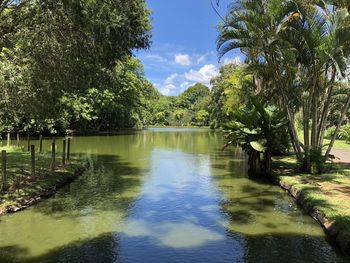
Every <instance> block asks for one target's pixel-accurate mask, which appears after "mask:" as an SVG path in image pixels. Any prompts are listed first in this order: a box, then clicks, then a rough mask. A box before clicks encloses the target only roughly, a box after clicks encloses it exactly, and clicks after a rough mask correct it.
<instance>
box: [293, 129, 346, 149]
mask: <svg viewBox="0 0 350 263" xmlns="http://www.w3.org/2000/svg"><path fill="white" fill-rule="evenodd" d="M298 137H299V140H300V141H302V142H303V141H304V134H303V131H302V130H298ZM330 142H331V140H329V139H324V141H323V148H324V149H327V147H328V145H329V144H330ZM333 148H334V149H337V150H350V144H349V143H347V142H346V141H344V140H335V142H334V146H333Z"/></svg>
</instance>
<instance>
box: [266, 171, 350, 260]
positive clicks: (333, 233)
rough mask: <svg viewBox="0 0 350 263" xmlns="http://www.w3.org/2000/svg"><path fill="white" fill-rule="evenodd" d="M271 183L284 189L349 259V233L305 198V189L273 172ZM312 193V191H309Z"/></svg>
mask: <svg viewBox="0 0 350 263" xmlns="http://www.w3.org/2000/svg"><path fill="white" fill-rule="evenodd" d="M271 180H272V182H273V183H275V184H277V185H278V186H280V187H281V188H282V189H284V190H285V191H286V192H288V194H289V195H290V196H292V197H293V198H294V199H295V201H296V203H297V204H299V205H300V206H301V207H302V209H303V210H304V211H305V212H306V213H307V214H308V215H309V216H311V217H312V218H313V219H314V220H315V221H316V222H317V223H318V224H319V225H320V226H321V227H322V228H323V229H324V232H325V233H326V234H327V236H328V237H330V238H331V240H332V241H333V242H334V243H335V245H336V246H338V248H339V249H340V250H341V252H343V254H344V255H345V256H346V257H347V258H350V232H349V231H347V230H344V227H342V226H341V225H340V224H339V222H337V221H336V220H334V219H331V218H329V217H327V216H326V213H325V212H324V211H322V209H318V208H317V207H316V206H315V204H313V203H312V201H311V200H309V199H308V198H307V191H308V190H307V189H306V190H304V189H301V188H298V187H297V186H296V185H295V184H292V183H288V182H287V181H286V180H284V179H283V175H281V174H279V173H276V172H274V173H273V174H272V176H271ZM310 191H312V190H310Z"/></svg>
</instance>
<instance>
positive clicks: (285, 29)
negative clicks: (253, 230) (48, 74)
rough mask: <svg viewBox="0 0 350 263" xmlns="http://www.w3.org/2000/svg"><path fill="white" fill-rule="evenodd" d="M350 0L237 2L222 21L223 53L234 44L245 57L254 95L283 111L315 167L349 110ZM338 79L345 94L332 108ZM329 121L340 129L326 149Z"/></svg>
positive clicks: (303, 155)
mask: <svg viewBox="0 0 350 263" xmlns="http://www.w3.org/2000/svg"><path fill="white" fill-rule="evenodd" d="M347 2H348V1H311V0H310V1H305V0H303V1H301V0H286V1H277V0H268V1H265V0H256V1H242V0H236V1H233V2H232V5H231V6H230V8H231V9H230V11H229V13H228V15H227V16H226V18H225V21H224V23H223V24H222V26H221V27H220V35H219V40H218V50H219V54H220V56H223V55H225V54H226V53H228V52H229V51H231V50H235V49H239V50H240V51H241V52H242V53H243V54H244V55H245V57H246V63H247V67H246V71H247V72H248V73H250V74H252V75H253V80H252V84H253V91H254V93H255V94H256V96H258V97H260V98H261V99H264V100H266V101H269V103H271V104H274V105H275V106H276V107H278V108H279V109H280V110H281V111H282V112H284V114H285V116H286V118H287V119H288V123H289V133H290V135H291V141H292V144H293V148H294V150H295V153H296V156H297V158H298V160H299V162H300V164H301V165H302V168H303V170H305V171H309V172H310V171H311V168H312V166H313V163H312V162H313V156H316V155H318V156H322V154H324V158H322V161H324V160H326V159H327V158H328V155H329V153H330V151H331V149H332V147H333V144H334V140H335V138H336V136H337V134H338V132H339V130H340V127H341V125H342V124H343V122H344V120H345V119H346V115H347V114H348V111H349V106H350V93H349V82H348V71H347V69H348V67H347V65H348V61H349V58H350V48H349V47H350V15H349V11H348V8H349V6H348V4H347ZM339 85H341V86H343V94H345V97H344V98H342V99H341V100H342V103H341V104H338V105H339V106H338V108H337V111H338V113H334V111H335V108H336V107H337V106H335V104H334V102H335V101H336V100H337V99H336V96H338V95H339V93H337V92H336V91H337V87H339ZM332 112H333V114H332ZM336 114H338V116H337V115H336ZM297 116H300V117H301V122H300V123H298V122H297ZM298 124H300V126H301V129H302V130H303V142H301V140H300V139H299V136H298V127H297V125H298ZM330 124H334V125H336V128H335V132H334V135H333V137H332V138H331V142H330V144H329V145H328V146H326V148H325V149H324V153H322V152H323V147H324V146H325V145H324V135H325V131H326V128H327V126H329V125H330ZM319 159H320V158H318V160H319Z"/></svg>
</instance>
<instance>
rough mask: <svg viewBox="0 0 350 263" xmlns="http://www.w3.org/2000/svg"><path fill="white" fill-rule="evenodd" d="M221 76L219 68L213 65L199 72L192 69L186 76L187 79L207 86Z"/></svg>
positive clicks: (205, 66)
mask: <svg viewBox="0 0 350 263" xmlns="http://www.w3.org/2000/svg"><path fill="white" fill-rule="evenodd" d="M218 74H219V70H218V68H217V67H216V66H215V65H213V64H208V65H204V66H203V67H201V68H200V69H199V70H193V69H191V70H190V71H189V72H186V73H185V74H184V76H185V79H186V80H189V81H193V82H200V83H203V84H205V85H209V84H210V80H211V79H212V78H213V77H216V76H217V75H218Z"/></svg>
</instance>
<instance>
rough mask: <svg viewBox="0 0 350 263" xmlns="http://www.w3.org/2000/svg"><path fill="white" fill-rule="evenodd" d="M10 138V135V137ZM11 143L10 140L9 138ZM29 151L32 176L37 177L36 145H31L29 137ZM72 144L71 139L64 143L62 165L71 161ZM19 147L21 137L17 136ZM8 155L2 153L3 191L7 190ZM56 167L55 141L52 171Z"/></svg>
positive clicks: (54, 143) (53, 144)
mask: <svg viewBox="0 0 350 263" xmlns="http://www.w3.org/2000/svg"><path fill="white" fill-rule="evenodd" d="M8 136H9V135H8ZM42 139H43V138H42V135H40V138H39V153H42V150H43V143H42ZM8 141H9V138H8ZM27 141H28V151H30V168H31V176H32V178H34V177H35V145H31V144H30V138H29V136H28V138H27ZM70 142H71V139H70V138H68V139H67V140H63V141H62V165H66V160H67V161H69V160H70ZM17 147H19V135H18V134H17ZM6 164H7V153H6V151H5V150H3V151H2V152H1V174H2V190H3V191H5V190H7V186H8V185H7V170H6ZM55 167H56V141H55V139H53V141H52V144H51V164H50V168H51V171H52V172H54V171H55Z"/></svg>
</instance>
